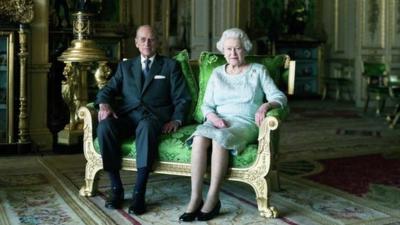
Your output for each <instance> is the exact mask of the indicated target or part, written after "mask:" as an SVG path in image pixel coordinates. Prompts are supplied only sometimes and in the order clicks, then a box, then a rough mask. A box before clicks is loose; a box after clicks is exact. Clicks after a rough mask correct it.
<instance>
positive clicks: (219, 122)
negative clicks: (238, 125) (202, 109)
mask: <svg viewBox="0 0 400 225" xmlns="http://www.w3.org/2000/svg"><path fill="white" fill-rule="evenodd" d="M207 120H209V121H211V123H212V124H213V125H214V127H216V128H227V127H228V126H229V125H228V122H226V121H225V120H223V119H221V118H220V117H219V116H217V115H216V114H215V113H209V114H207Z"/></svg>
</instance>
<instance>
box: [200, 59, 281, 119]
mask: <svg viewBox="0 0 400 225" xmlns="http://www.w3.org/2000/svg"><path fill="white" fill-rule="evenodd" d="M245 59H246V62H248V63H260V64H263V65H264V66H265V67H266V68H267V69H268V71H269V73H270V76H271V77H272V79H273V80H274V81H275V83H276V84H277V85H278V87H281V83H282V82H286V83H287V76H285V75H287V72H285V71H284V70H283V68H284V64H285V60H286V55H276V56H273V57H271V56H261V55H249V56H246V58H245ZM199 63H200V65H199V69H200V74H199V95H198V100H197V104H196V108H195V110H194V115H193V117H194V119H195V120H196V122H198V123H201V122H202V121H203V119H204V117H203V113H202V111H201V105H202V104H203V98H204V93H205V90H206V87H207V82H208V79H209V78H210V76H211V73H212V71H213V70H214V68H216V67H217V66H220V65H223V64H225V63H226V60H225V58H224V56H223V55H222V54H218V53H213V52H202V53H201V54H200V59H199Z"/></svg>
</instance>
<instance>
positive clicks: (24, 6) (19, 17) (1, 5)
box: [0, 0, 34, 23]
mask: <svg viewBox="0 0 400 225" xmlns="http://www.w3.org/2000/svg"><path fill="white" fill-rule="evenodd" d="M0 12H1V14H2V15H4V16H6V17H8V18H9V19H10V21H13V22H18V23H30V22H31V21H32V20H33V16H34V12H33V0H1V1H0Z"/></svg>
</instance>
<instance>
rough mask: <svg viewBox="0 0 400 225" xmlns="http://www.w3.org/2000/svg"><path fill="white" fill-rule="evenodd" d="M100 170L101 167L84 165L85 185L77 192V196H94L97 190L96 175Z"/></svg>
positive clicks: (91, 164)
mask: <svg viewBox="0 0 400 225" xmlns="http://www.w3.org/2000/svg"><path fill="white" fill-rule="evenodd" d="M101 169H102V167H101V166H98V165H95V164H93V163H90V162H87V163H86V170H85V184H84V185H83V186H82V187H81V189H80V190H79V195H81V196H86V197H91V196H94V195H95V194H96V192H97V189H98V182H97V181H98V179H97V174H98V172H99V171H100V170H101Z"/></svg>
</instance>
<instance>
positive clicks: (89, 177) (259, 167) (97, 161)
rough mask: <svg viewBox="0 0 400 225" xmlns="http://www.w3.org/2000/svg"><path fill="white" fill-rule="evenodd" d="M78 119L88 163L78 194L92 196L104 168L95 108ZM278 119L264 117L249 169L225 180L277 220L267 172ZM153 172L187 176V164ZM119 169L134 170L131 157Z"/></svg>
mask: <svg viewBox="0 0 400 225" xmlns="http://www.w3.org/2000/svg"><path fill="white" fill-rule="evenodd" d="M78 115H79V118H81V119H83V121H84V127H83V130H84V135H83V151H84V155H85V158H86V160H87V163H86V169H85V183H84V185H83V186H82V188H81V189H80V191H79V194H80V195H81V196H93V195H94V194H95V191H96V190H97V178H96V176H97V174H98V172H99V171H100V170H101V169H103V162H102V159H101V155H100V154H99V153H97V152H96V150H95V148H94V132H96V130H95V126H96V124H97V112H96V110H95V109H94V108H89V107H81V108H80V109H79V111H78ZM278 125H279V120H278V119H277V118H275V117H273V116H267V117H266V119H265V120H264V122H263V123H262V125H261V126H260V131H259V135H258V150H257V151H258V152H257V158H256V160H255V162H254V164H253V165H252V166H250V167H248V168H229V172H228V175H227V177H226V179H228V180H232V181H239V182H243V183H246V184H249V185H250V186H252V187H253V189H254V191H255V193H256V200H257V205H258V210H259V213H260V215H261V216H263V217H266V218H276V217H277V211H276V209H275V208H274V207H272V206H270V203H269V195H270V191H269V186H268V183H269V182H267V175H268V174H269V172H270V166H271V153H270V146H271V145H270V136H271V131H272V130H275V129H277V128H278ZM154 168H155V170H154V173H159V174H169V175H177V176H190V164H186V163H174V162H162V161H161V162H157V163H156V165H155V167H154ZM122 169H123V170H130V171H136V162H135V160H134V159H132V158H123V160H122Z"/></svg>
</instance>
